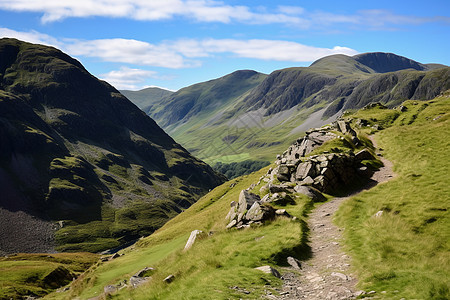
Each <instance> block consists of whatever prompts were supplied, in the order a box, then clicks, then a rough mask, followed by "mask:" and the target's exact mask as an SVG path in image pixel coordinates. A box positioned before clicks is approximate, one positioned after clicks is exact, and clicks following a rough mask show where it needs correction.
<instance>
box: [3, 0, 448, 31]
mask: <svg viewBox="0 0 450 300" xmlns="http://www.w3.org/2000/svg"><path fill="white" fill-rule="evenodd" d="M0 9H3V10H10V11H19V12H21V11H27V12H36V13H41V14H42V17H41V21H42V22H43V23H47V22H55V21H61V20H63V19H66V18H73V17H76V18H86V17H92V16H98V17H111V18H128V19H134V20H142V21H159V20H167V19H173V18H177V17H182V18H186V19H191V20H194V21H196V22H219V23H225V24H226V23H231V22H240V23H246V24H284V25H288V26H295V27H297V28H301V29H317V28H322V27H324V26H328V27H329V26H333V25H337V24H341V25H354V24H357V25H359V27H358V28H369V29H386V28H390V27H391V26H399V25H418V24H423V23H428V22H444V23H450V18H448V17H443V16H434V17H419V16H406V15H399V14H395V13H393V12H391V11H389V10H385V9H371V10H362V11H357V12H356V13H353V14H334V13H330V12H327V11H314V12H309V11H306V10H305V9H304V8H303V7H300V6H283V5H280V6H277V7H274V8H269V7H259V6H258V7H256V8H254V7H249V6H245V5H228V4H225V3H224V2H222V1H216V0H151V1H146V0H58V1H41V0H14V1H11V0H0Z"/></svg>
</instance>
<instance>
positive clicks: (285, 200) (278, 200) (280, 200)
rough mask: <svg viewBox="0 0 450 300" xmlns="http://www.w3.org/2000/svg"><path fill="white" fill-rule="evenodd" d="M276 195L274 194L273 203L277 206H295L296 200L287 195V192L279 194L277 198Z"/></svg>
mask: <svg viewBox="0 0 450 300" xmlns="http://www.w3.org/2000/svg"><path fill="white" fill-rule="evenodd" d="M275 195H276V194H274V197H273V200H272V202H273V203H275V204H276V205H281V206H285V205H288V204H292V205H294V204H295V200H294V199H293V198H292V197H291V195H290V194H288V193H286V192H282V193H279V194H278V195H277V196H275Z"/></svg>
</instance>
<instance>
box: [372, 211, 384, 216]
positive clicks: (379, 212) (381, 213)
mask: <svg viewBox="0 0 450 300" xmlns="http://www.w3.org/2000/svg"><path fill="white" fill-rule="evenodd" d="M382 215H383V211H382V210H379V211H377V213H376V214H374V215H373V216H374V218H380V217H381V216H382Z"/></svg>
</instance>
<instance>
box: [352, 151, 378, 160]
mask: <svg viewBox="0 0 450 300" xmlns="http://www.w3.org/2000/svg"><path fill="white" fill-rule="evenodd" d="M372 159H375V158H374V156H373V155H372V153H370V151H369V150H368V149H363V150H361V151H359V152H358V153H356V154H355V160H357V161H362V160H372Z"/></svg>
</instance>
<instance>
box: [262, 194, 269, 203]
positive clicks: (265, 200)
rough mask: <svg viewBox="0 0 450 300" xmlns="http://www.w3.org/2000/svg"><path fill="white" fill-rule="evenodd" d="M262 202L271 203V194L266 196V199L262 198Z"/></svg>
mask: <svg viewBox="0 0 450 300" xmlns="http://www.w3.org/2000/svg"><path fill="white" fill-rule="evenodd" d="M261 202H262V203H265V202H270V194H265V195H264V197H262V198H261Z"/></svg>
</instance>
